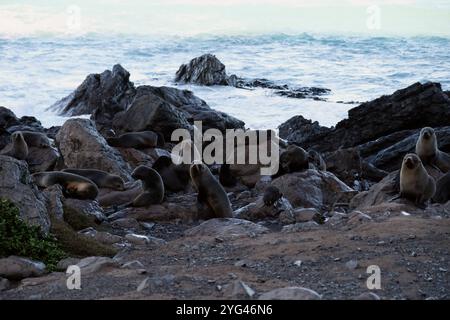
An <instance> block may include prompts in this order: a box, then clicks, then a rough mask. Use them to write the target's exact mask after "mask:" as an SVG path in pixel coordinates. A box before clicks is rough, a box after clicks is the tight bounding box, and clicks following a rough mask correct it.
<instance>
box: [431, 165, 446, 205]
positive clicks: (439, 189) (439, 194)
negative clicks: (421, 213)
mask: <svg viewBox="0 0 450 320" xmlns="http://www.w3.org/2000/svg"><path fill="white" fill-rule="evenodd" d="M433 201H434V202H437V203H447V202H448V201H450V172H448V173H446V174H445V175H444V176H442V177H441V178H439V179H438V181H437V182H436V193H435V194H434V197H433Z"/></svg>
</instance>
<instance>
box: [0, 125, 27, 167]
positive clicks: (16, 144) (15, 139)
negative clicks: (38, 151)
mask: <svg viewBox="0 0 450 320" xmlns="http://www.w3.org/2000/svg"><path fill="white" fill-rule="evenodd" d="M11 139H12V141H11V143H10V144H9V145H7V146H6V147H5V148H4V149H3V150H2V151H1V152H0V154H1V155H4V156H10V157H13V158H16V159H18V160H25V159H26V158H27V157H28V145H27V143H26V142H25V139H24V137H23V134H22V133H21V132H20V131H19V132H14V133H13V134H12V135H11Z"/></svg>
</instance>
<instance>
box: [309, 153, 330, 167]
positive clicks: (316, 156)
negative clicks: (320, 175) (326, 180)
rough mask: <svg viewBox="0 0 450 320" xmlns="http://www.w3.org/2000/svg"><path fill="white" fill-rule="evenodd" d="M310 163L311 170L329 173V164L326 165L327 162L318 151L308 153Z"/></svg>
mask: <svg viewBox="0 0 450 320" xmlns="http://www.w3.org/2000/svg"><path fill="white" fill-rule="evenodd" d="M308 162H309V168H310V169H316V170H319V171H327V164H326V163H325V160H323V158H322V156H321V155H320V153H318V152H317V151H316V150H312V149H311V150H309V151H308Z"/></svg>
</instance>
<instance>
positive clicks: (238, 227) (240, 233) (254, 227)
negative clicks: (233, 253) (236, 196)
mask: <svg viewBox="0 0 450 320" xmlns="http://www.w3.org/2000/svg"><path fill="white" fill-rule="evenodd" d="M268 231H269V229H267V228H266V227H264V226H261V225H259V224H256V223H253V222H250V221H247V220H242V219H236V218H224V219H210V220H207V221H205V222H203V223H201V224H200V225H198V226H196V227H193V228H191V229H189V230H187V231H186V232H185V235H186V236H189V237H194V236H206V237H215V238H222V239H233V238H240V237H254V236H256V235H259V234H262V233H266V232H268Z"/></svg>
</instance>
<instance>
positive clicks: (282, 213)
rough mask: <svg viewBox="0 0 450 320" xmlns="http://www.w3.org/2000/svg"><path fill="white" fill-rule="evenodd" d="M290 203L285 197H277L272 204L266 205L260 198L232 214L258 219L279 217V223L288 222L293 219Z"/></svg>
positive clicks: (253, 219) (238, 216)
mask: <svg viewBox="0 0 450 320" xmlns="http://www.w3.org/2000/svg"><path fill="white" fill-rule="evenodd" d="M293 210H294V209H293V208H292V205H291V204H290V203H289V201H288V200H287V199H286V198H281V199H279V200H278V201H277V202H276V203H274V205H272V206H267V205H265V204H264V201H263V199H262V198H258V200H257V201H255V202H252V203H250V204H248V205H246V206H244V207H242V208H239V209H238V210H236V211H235V212H234V216H235V217H236V218H239V219H246V220H251V221H258V220H261V219H266V218H269V219H276V218H279V219H280V221H281V223H283V224H289V223H293V222H294V221H295V219H294V215H293Z"/></svg>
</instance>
